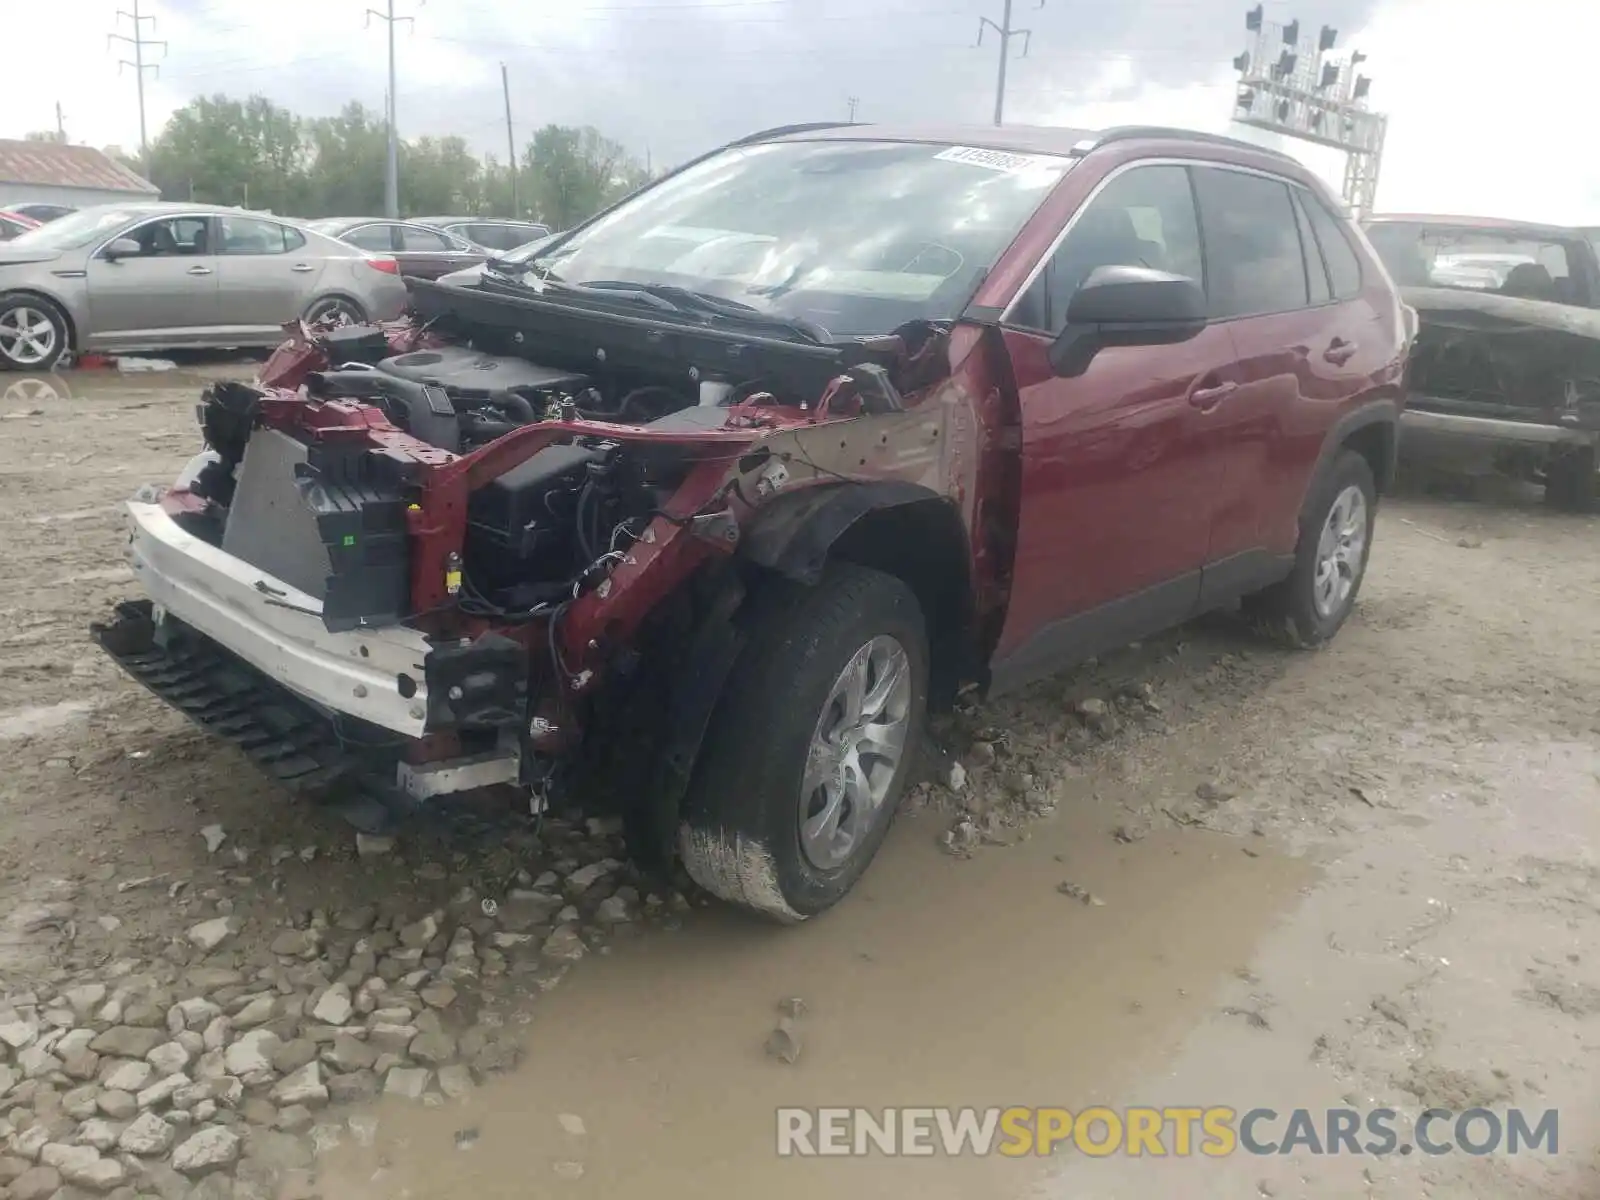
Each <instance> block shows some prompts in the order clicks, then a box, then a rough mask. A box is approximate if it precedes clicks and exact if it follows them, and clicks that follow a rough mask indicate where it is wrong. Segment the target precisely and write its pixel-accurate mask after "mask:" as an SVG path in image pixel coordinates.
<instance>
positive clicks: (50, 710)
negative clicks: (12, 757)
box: [0, 700, 95, 742]
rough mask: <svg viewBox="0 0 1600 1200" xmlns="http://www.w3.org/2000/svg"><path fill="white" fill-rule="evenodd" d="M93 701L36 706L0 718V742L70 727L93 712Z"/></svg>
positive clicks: (14, 711)
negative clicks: (86, 714)
mask: <svg viewBox="0 0 1600 1200" xmlns="http://www.w3.org/2000/svg"><path fill="white" fill-rule="evenodd" d="M94 707H95V702H94V701H93V700H63V701H61V702H60V703H59V704H36V705H32V706H30V707H28V708H19V709H15V710H13V711H12V712H9V713H6V714H4V715H3V716H0V742H6V741H15V740H16V739H18V738H25V737H34V736H36V735H38V734H41V733H50V732H52V731H54V730H57V729H64V728H66V727H67V726H68V725H71V724H72V723H73V722H74V721H76V720H77V719H78V718H79V717H81V716H83V715H84V714H85V713H89V712H93V711H94Z"/></svg>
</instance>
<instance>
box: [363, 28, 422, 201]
mask: <svg viewBox="0 0 1600 1200" xmlns="http://www.w3.org/2000/svg"><path fill="white" fill-rule="evenodd" d="M387 8H388V11H387V12H379V11H378V10H377V9H375V8H369V9H367V24H368V25H369V26H370V25H371V24H372V18H373V17H377V18H378V20H380V21H382V22H384V23H385V24H386V25H388V27H389V96H388V100H387V101H386V103H385V105H384V107H385V109H386V110H387V113H386V116H387V119H388V122H389V154H388V161H387V162H386V163H385V165H384V172H383V209H384V212H383V215H384V216H386V217H388V218H389V219H390V220H391V221H393V220H395V219H397V218H398V217H399V216H400V134H399V132H398V131H397V128H396V123H395V109H396V108H397V105H396V103H395V97H394V92H395V87H394V27H395V24H396V23H397V22H399V21H407V22H410V23H411V24H413V25H415V23H416V22H415V21H414V20H413V19H412V18H411V17H397V16H395V15H394V0H388V4H387Z"/></svg>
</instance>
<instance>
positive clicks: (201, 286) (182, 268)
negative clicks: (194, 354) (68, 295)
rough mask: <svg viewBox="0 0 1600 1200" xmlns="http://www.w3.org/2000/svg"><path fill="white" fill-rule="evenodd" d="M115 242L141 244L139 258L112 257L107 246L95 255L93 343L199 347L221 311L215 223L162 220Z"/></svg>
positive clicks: (199, 218) (196, 218) (195, 218)
mask: <svg viewBox="0 0 1600 1200" xmlns="http://www.w3.org/2000/svg"><path fill="white" fill-rule="evenodd" d="M117 238H118V239H128V240H131V241H134V242H137V243H138V244H139V252H138V253H137V254H130V255H126V256H112V257H108V256H107V254H106V246H105V245H102V246H101V247H100V248H99V249H98V250H97V251H96V252H95V253H94V254H93V255H91V256H90V258H89V263H88V267H87V270H86V274H87V277H88V279H87V282H88V293H89V327H90V330H91V333H90V336H89V337H88V338H87V341H88V343H89V344H90V345H92V346H96V347H104V348H108V349H117V348H126V347H132V346H151V345H168V346H182V345H185V344H188V343H191V342H194V341H197V340H201V339H202V338H203V336H204V330H205V329H206V327H207V326H209V325H210V324H211V323H212V322H213V320H214V314H215V312H216V307H217V257H216V255H215V254H213V253H212V252H211V217H210V216H209V215H207V214H204V213H196V214H193V215H180V216H170V217H158V218H154V219H152V220H148V221H143V222H141V223H140V224H138V225H135V226H133V227H132V228H131V229H126V230H124V231H123V232H122V233H120V234H118V235H117ZM109 240H110V239H108V242H107V244H109Z"/></svg>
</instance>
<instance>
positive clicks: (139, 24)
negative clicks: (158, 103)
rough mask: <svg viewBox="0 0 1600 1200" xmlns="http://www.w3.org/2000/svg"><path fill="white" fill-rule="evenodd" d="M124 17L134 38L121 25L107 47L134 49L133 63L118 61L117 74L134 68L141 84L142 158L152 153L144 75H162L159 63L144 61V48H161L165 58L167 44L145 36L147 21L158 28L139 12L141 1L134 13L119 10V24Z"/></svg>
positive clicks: (140, 137) (134, 1)
mask: <svg viewBox="0 0 1600 1200" xmlns="http://www.w3.org/2000/svg"><path fill="white" fill-rule="evenodd" d="M123 17H126V18H127V19H128V20H129V21H131V22H132V23H133V36H131V37H130V36H128V35H127V34H125V33H122V32H120V24H119V26H118V30H119V31H114V32H112V33H109V34H107V35H106V45H107V46H109V45H110V44H111V43H112V42H127V43H128V45H130V46H132V47H133V61H132V62H129V61H128V60H127V59H125V58H121V59H118V60H117V73H118V74H119V75H120V74H121V73H122V68H123V67H132V68H133V73H134V77H135V78H136V79H137V80H138V84H139V154H140V155H141V156H144V155H146V154H148V153H149V152H150V139H149V138H148V137H147V136H146V134H145V123H144V73H145V68H146V67H148V68H149V69H150V70H152V71H154V72H155V73H156V74H157V75H159V74H160V73H161V67H160V64H158V63H146V62H145V61H144V48H145V47H146V46H160V47H161V54H162V57H165V56H166V53H167V44H166V43H165V42H158V41H153V40H151V39H150V38H147V37H145V36H144V23H145V22H146V21H149V22H150V28H151V29H154V28H155V27H156V19H155V18H154V17H149V16H144V15H142V14H141V13H140V12H139V0H133V11H132V12H124V11H123V10H122V9H120V8H119V9H118V10H117V18H118V21H119V22H120V21H121V19H122V18H123Z"/></svg>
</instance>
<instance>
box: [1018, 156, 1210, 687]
mask: <svg viewBox="0 0 1600 1200" xmlns="http://www.w3.org/2000/svg"><path fill="white" fill-rule="evenodd" d="M1123 265H1125V266H1148V267H1154V268H1157V269H1161V270H1166V271H1171V272H1174V273H1176V274H1181V275H1186V276H1189V277H1191V278H1193V279H1194V280H1196V282H1200V283H1202V284H1203V283H1204V279H1203V269H1202V264H1201V256H1200V238H1199V228H1198V224H1197V221H1196V216H1195V207H1194V200H1193V192H1192V189H1191V187H1190V182H1189V175H1188V171H1187V169H1186V168H1185V167H1182V166H1176V165H1166V164H1151V165H1138V164H1134V165H1131V166H1128V167H1125V168H1122V169H1120V170H1117V171H1115V172H1114V173H1113V174H1112V175H1111V176H1110V177H1109V178H1108V179H1107V181H1106V182H1105V183H1104V184H1103V185H1102V186H1101V188H1100V189H1099V190H1098V191H1097V193H1096V194H1095V195H1094V196H1093V198H1092V199H1091V200H1090V201H1089V202H1088V204H1087V205H1086V206H1085V207H1084V208H1083V209H1082V210H1081V212H1080V213H1079V215H1078V216H1076V217H1075V218H1074V219H1073V221H1072V224H1071V225H1070V226H1069V228H1068V231H1067V234H1066V236H1065V237H1064V238H1063V239H1062V240H1061V242H1060V244H1059V246H1058V247H1057V248H1056V250H1055V251H1054V253H1053V254H1052V255H1051V256H1050V258H1049V260H1048V261H1047V263H1046V264H1045V266H1044V269H1043V271H1042V272H1041V273H1039V274H1038V275H1037V277H1036V278H1035V279H1034V280H1033V282H1032V283H1031V284H1030V286H1029V287H1027V288H1026V289H1025V290H1024V292H1023V294H1022V295H1021V296H1019V297H1018V299H1017V301H1016V302H1015V303H1014V304H1013V306H1012V308H1011V309H1010V311H1009V312H1008V313H1007V316H1006V322H1005V323H1006V326H1007V328H1006V331H1005V334H1004V338H1005V344H1006V347H1007V350H1008V351H1009V354H1010V358H1011V367H1012V373H1013V377H1014V378H1015V380H1016V385H1017V388H1018V392H1019V395H1020V398H1021V407H1022V481H1021V514H1020V520H1019V527H1018V532H1017V547H1016V556H1015V562H1014V569H1013V581H1012V594H1011V598H1010V604H1009V608H1008V611H1007V617H1006V625H1005V629H1004V631H1003V633H1002V635H1001V640H1000V644H999V646H998V647H997V650H996V654H995V668H994V673H995V686H996V687H998V688H1005V687H1010V686H1015V685H1016V684H1020V683H1024V682H1027V681H1028V680H1030V679H1033V678H1037V677H1041V676H1043V675H1046V674H1049V673H1051V672H1052V671H1054V670H1057V669H1059V668H1060V667H1062V666H1065V665H1068V664H1070V663H1071V662H1073V661H1077V660H1081V659H1082V658H1084V657H1086V656H1088V655H1091V654H1095V653H1098V652H1099V651H1101V650H1103V649H1106V648H1109V647H1110V646H1114V645H1119V644H1121V643H1123V642H1126V641H1128V640H1130V639H1132V638H1136V637H1139V636H1141V635H1142V634H1144V633H1147V632H1151V631H1154V630H1156V629H1160V628H1164V627H1166V626H1168V625H1171V624H1174V623H1176V622H1178V621H1181V620H1183V619H1184V618H1185V617H1187V616H1188V615H1189V614H1190V613H1191V612H1193V611H1194V609H1195V606H1196V604H1197V602H1198V599H1199V590H1200V572H1201V568H1202V566H1203V565H1204V561H1205V554H1206V544H1207V538H1208V534H1209V531H1210V527H1211V518H1212V512H1213V496H1214V492H1215V486H1216V479H1215V471H1214V462H1213V460H1212V458H1211V456H1210V453H1209V451H1208V443H1207V438H1206V430H1207V421H1208V419H1209V416H1210V414H1211V413H1212V412H1213V411H1215V407H1216V405H1217V403H1218V402H1219V399H1220V398H1221V397H1223V396H1225V395H1226V393H1227V392H1228V391H1229V390H1230V389H1231V388H1232V387H1235V386H1236V385H1237V379H1236V376H1235V364H1234V343H1233V340H1232V339H1231V337H1230V336H1229V334H1228V331H1227V329H1226V328H1225V327H1221V326H1211V327H1208V328H1206V329H1205V330H1204V331H1202V332H1201V333H1200V334H1199V335H1198V336H1197V337H1195V338H1194V339H1192V340H1191V341H1189V342H1186V343H1183V344H1181V345H1175V346H1153V347H1140V348H1133V347H1120V348H1109V349H1105V350H1102V351H1101V352H1100V353H1099V354H1098V355H1097V356H1096V357H1095V359H1094V361H1093V362H1092V363H1091V364H1090V365H1089V368H1088V369H1087V370H1086V371H1085V372H1084V373H1083V374H1082V375H1080V376H1077V377H1075V378H1061V377H1058V376H1056V375H1055V374H1054V372H1053V371H1052V370H1051V367H1050V363H1049V359H1048V351H1049V347H1050V343H1051V341H1052V340H1053V338H1054V336H1055V334H1056V333H1057V332H1058V331H1059V330H1060V329H1061V328H1062V326H1063V325H1064V324H1065V312H1066V305H1067V301H1068V300H1069V299H1070V298H1071V296H1072V294H1073V292H1074V291H1076V290H1077V288H1078V286H1079V285H1080V284H1081V283H1082V282H1083V280H1084V279H1086V278H1087V277H1088V275H1089V274H1090V272H1092V271H1093V270H1094V269H1095V268H1097V267H1101V266H1123Z"/></svg>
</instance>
